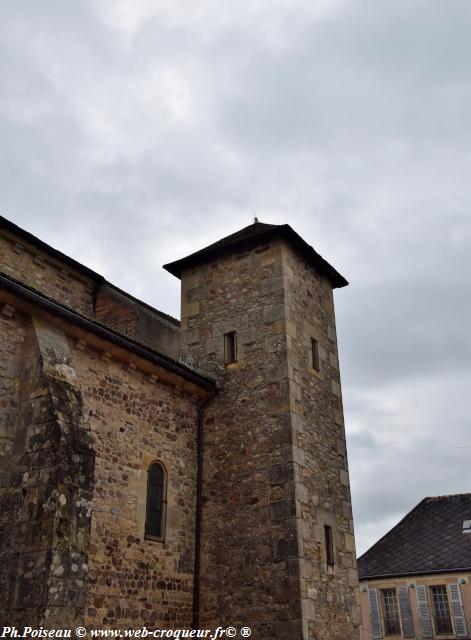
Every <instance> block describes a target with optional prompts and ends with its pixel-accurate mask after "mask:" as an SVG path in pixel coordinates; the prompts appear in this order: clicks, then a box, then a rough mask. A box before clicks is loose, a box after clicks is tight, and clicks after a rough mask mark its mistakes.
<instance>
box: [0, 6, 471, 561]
mask: <svg viewBox="0 0 471 640" xmlns="http://www.w3.org/2000/svg"><path fill="white" fill-rule="evenodd" d="M234 4H235V6H232V4H230V3H226V2H220V1H216V0H213V1H209V0H208V1H204V0H199V1H198V2H179V1H177V0H172V1H168V2H166V1H164V0H160V1H159V0H100V1H99V2H97V1H96V0H76V1H75V2H63V0H42V1H41V2H38V1H37V0H17V1H16V2H8V1H6V0H4V1H3V2H1V4H0V24H1V27H0V30H1V35H0V163H1V165H0V185H1V188H0V211H1V213H2V214H3V215H5V216H6V217H7V218H9V219H11V220H13V221H14V222H16V223H17V224H19V225H20V226H22V227H24V228H26V229H28V230H29V231H31V232H33V233H34V234H36V235H38V236H39V237H41V238H42V239H44V240H45V241H47V242H49V243H51V244H53V245H54V246H56V247H57V248H59V249H61V250H62V251H64V252H66V253H68V254H70V255H71V256H73V257H74V258H76V259H78V260H79V261H81V262H83V263H85V264H87V265H88V266H90V267H91V268H93V269H95V270H96V271H98V272H100V273H102V274H103V275H104V276H105V277H106V278H108V279H109V280H111V281H112V282H114V283H115V284H117V285H119V286H121V287H123V288H124V289H127V290H128V291H130V292H131V293H133V294H134V295H137V296H138V297H140V298H142V299H144V300H146V301H147V302H149V303H150V304H154V305H155V306H156V307H158V308H160V309H162V310H163V311H166V312H167V313H171V314H173V315H176V316H179V282H178V281H177V280H176V279H174V278H172V276H170V275H169V274H167V273H166V272H164V271H163V270H162V269H161V265H162V264H164V263H165V262H167V261H170V260H174V259H176V258H179V257H182V256H184V255H186V254H187V253H189V252H191V251H194V250H196V249H199V248H201V247H202V246H205V245H207V244H209V243H210V242H212V241H215V240H217V239H219V238H220V237H222V236H224V235H227V234H229V233H232V232H233V231H235V230H237V229H238V228H241V227H243V226H246V225H247V224H249V223H250V222H251V221H252V217H253V212H254V211H255V212H256V215H257V216H258V217H259V219H260V220H261V221H262V222H273V223H285V222H287V223H289V224H290V225H291V226H293V227H294V228H295V229H296V231H298V233H300V234H301V235H302V236H303V237H304V238H305V239H306V240H307V241H308V242H309V243H311V244H313V245H314V247H315V248H316V249H317V250H318V251H319V252H320V253H321V254H322V255H324V256H325V257H326V258H327V259H328V260H329V261H330V262H332V263H333V264H334V265H335V266H336V267H337V268H338V269H339V271H340V272H341V273H342V274H344V275H345V276H346V277H347V279H349V281H350V283H351V284H350V286H349V287H348V288H347V289H342V290H339V291H338V292H337V293H336V309H337V324H338V334H339V346H340V356H341V365H342V381H343V393H344V403H345V412H346V426H347V437H348V447H349V459H350V473H351V483H352V495H353V506H354V514H355V523H356V534H357V547H358V551H359V552H362V551H364V550H365V549H366V548H367V547H368V546H369V545H370V544H371V543H373V542H374V541H375V540H376V539H377V538H378V537H379V536H380V535H382V534H383V533H385V532H386V531H387V530H388V529H389V528H390V526H392V525H393V524H395V523H396V522H397V520H398V519H399V518H400V517H402V516H403V515H404V513H405V512H406V511H408V510H409V509H410V508H411V507H412V506H414V505H415V504H416V503H417V502H418V501H419V500H420V499H422V498H423V497H424V496H427V495H438V494H448V493H456V492H465V491H470V486H471V472H470V468H471V429H470V417H471V404H470V396H471V376H470V366H469V365H470V361H471V360H470V342H471V340H470V338H471V335H470V327H471V304H470V299H471V296H470V294H471V282H470V280H471V264H470V254H471V252H470V244H471V223H470V205H471V194H470V187H469V178H470V168H471V167H470V149H471V143H470V109H471V98H470V85H471V80H470V77H471V64H470V58H471V54H470V45H469V43H470V36H471V4H470V3H469V2H468V0H450V1H449V2H443V0H394V1H386V0H384V1H383V0H356V1H355V0H316V2H309V1H307V0H284V1H281V0H252V1H251V2H245V1H240V2H238V3H234Z"/></svg>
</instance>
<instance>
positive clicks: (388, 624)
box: [358, 493, 471, 640]
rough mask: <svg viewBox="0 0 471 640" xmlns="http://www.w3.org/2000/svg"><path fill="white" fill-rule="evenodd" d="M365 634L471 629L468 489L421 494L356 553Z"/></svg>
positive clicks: (373, 638) (425, 634) (367, 637)
mask: <svg viewBox="0 0 471 640" xmlns="http://www.w3.org/2000/svg"><path fill="white" fill-rule="evenodd" d="M358 570H359V576H360V598H361V609H362V616H363V640H377V639H379V638H417V639H424V640H425V639H431V638H437V639H439V638H440V639H442V638H470V637H471V493H466V494H459V495H450V496H438V497H433V498H424V500H422V502H420V503H419V504H418V505H417V506H416V507H415V508H414V509H412V511H411V512H410V513H408V514H407V515H406V516H405V518H404V519H403V520H401V522H399V523H398V524H397V525H396V526H395V527H394V528H393V529H391V531H389V532H388V533H387V534H386V535H385V536H384V537H383V538H381V540H379V541H378V542H377V543H376V544H375V545H373V546H372V547H371V548H370V549H369V550H368V551H367V552H366V553H364V554H363V555H362V556H361V557H360V558H359V559H358Z"/></svg>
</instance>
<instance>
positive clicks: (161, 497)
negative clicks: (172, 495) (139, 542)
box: [145, 462, 167, 540]
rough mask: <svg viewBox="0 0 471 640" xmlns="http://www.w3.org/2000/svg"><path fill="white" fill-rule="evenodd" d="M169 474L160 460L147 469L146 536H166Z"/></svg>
mask: <svg viewBox="0 0 471 640" xmlns="http://www.w3.org/2000/svg"><path fill="white" fill-rule="evenodd" d="M166 491H167V474H166V472H165V469H164V467H163V465H162V464H161V463H160V462H153V463H152V464H151V465H150V467H149V469H148V471H147V505H146V529H145V536H146V538H152V539H153V540H163V539H164V537H165V509H166V505H167V499H166Z"/></svg>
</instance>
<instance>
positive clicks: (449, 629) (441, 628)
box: [430, 585, 453, 634]
mask: <svg viewBox="0 0 471 640" xmlns="http://www.w3.org/2000/svg"><path fill="white" fill-rule="evenodd" d="M430 592H431V594H432V603H433V619H434V622H435V632H436V633H437V634H440V633H453V624H452V622H451V615H450V605H449V603H448V594H447V591H446V586H445V585H439V586H437V587H430Z"/></svg>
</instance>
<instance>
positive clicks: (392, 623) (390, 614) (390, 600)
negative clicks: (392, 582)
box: [381, 589, 401, 636]
mask: <svg viewBox="0 0 471 640" xmlns="http://www.w3.org/2000/svg"><path fill="white" fill-rule="evenodd" d="M381 594H382V596H383V622H384V633H385V635H387V636H395V635H397V636H400V635H401V622H400V620H399V607H398V606H397V595H396V589H382V591H381Z"/></svg>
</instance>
